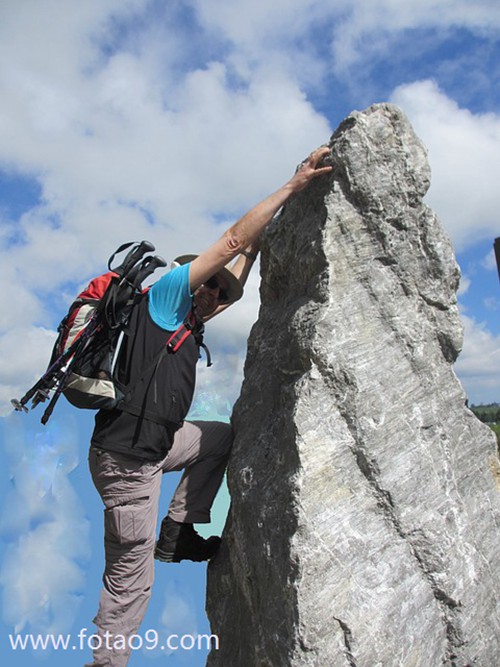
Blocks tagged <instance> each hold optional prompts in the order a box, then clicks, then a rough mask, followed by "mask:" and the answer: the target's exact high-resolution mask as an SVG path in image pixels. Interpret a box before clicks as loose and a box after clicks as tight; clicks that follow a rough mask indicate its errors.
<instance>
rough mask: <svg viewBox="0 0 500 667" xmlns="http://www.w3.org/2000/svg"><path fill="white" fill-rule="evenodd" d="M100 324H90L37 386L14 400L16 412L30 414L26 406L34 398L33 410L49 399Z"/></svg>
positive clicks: (13, 404)
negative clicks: (60, 377)
mask: <svg viewBox="0 0 500 667" xmlns="http://www.w3.org/2000/svg"><path fill="white" fill-rule="evenodd" d="M98 325H99V323H98V322H97V321H96V318H94V317H92V319H91V320H90V321H89V322H88V324H87V326H86V327H85V329H84V330H83V332H82V334H81V335H80V336H78V338H76V339H75V340H74V341H73V343H72V344H71V345H70V346H69V347H68V348H67V349H66V350H65V351H64V352H63V353H62V354H61V355H60V356H59V357H58V358H57V359H56V360H55V361H54V363H53V364H51V365H50V366H49V368H48V369H47V370H46V371H45V373H44V374H43V375H42V377H41V378H40V379H39V380H38V381H37V382H35V384H34V385H33V386H32V387H31V389H28V391H27V392H26V393H25V394H24V396H23V397H22V398H21V399H20V400H18V399H17V398H13V399H12V400H11V401H10V402H11V405H12V406H13V407H14V409H15V410H17V411H18V412H20V411H23V412H28V408H27V407H26V404H27V403H29V401H30V400H31V399H32V398H33V404H32V408H34V407H35V406H36V405H38V404H39V403H43V402H44V401H46V400H47V398H48V397H49V392H50V391H51V390H52V389H53V388H54V387H55V386H56V384H57V383H58V382H59V378H58V374H59V373H60V371H61V369H62V368H63V367H64V366H65V365H66V364H67V363H68V361H69V360H70V359H71V357H72V356H73V355H75V354H76V353H77V351H78V349H79V348H80V346H81V345H83V344H84V343H85V341H86V340H87V339H88V338H89V337H90V335H91V334H93V333H94V331H95V330H96V329H97V327H98Z"/></svg>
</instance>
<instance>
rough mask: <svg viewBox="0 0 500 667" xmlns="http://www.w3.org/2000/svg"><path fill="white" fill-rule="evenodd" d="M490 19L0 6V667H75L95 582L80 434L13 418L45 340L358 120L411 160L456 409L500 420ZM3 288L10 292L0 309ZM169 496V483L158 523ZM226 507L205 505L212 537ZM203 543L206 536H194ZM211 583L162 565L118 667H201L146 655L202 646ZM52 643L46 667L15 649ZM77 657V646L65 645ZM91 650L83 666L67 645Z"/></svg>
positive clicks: (499, 53) (485, 11)
mask: <svg viewBox="0 0 500 667" xmlns="http://www.w3.org/2000/svg"><path fill="white" fill-rule="evenodd" d="M499 32H500V6H499V4H498V2H497V0H476V1H475V2H470V0H405V1H404V2H401V0H274V1H273V2H272V3H269V2H268V0H163V1H160V0H152V1H148V0H86V1H85V2H76V1H75V0H73V1H71V0H69V1H68V0H0V99H1V100H2V103H1V105H0V277H1V282H2V285H3V290H2V294H1V299H2V308H1V309H0V408H1V415H2V416H1V419H0V429H1V430H0V433H1V435H0V438H1V441H2V447H1V448H0V458H1V459H2V461H1V463H2V466H1V469H2V471H3V474H2V477H1V478H0V479H1V481H0V500H1V517H0V547H1V553H0V558H1V561H0V586H1V600H2V604H1V618H0V647H1V651H2V654H3V655H8V656H9V657H8V664H9V665H10V666H12V667H17V666H19V667H21V666H24V665H30V666H32V665H38V664H40V665H43V664H50V665H54V666H56V667H57V666H58V665H64V666H65V667H68V666H69V667H71V665H82V664H83V663H84V662H86V661H87V662H89V661H90V653H89V651H88V648H87V647H86V646H83V648H84V649H85V650H82V651H80V645H77V642H75V641H73V640H74V639H75V638H76V636H77V634H78V633H79V632H80V631H81V630H82V629H86V630H87V634H88V635H91V634H92V633H93V631H94V630H93V626H92V618H93V616H94V614H95V612H96V609H97V601H98V595H99V589H100V585H101V582H100V578H101V573H102V558H103V554H102V516H101V513H102V508H101V505H100V500H99V498H98V496H97V493H96V492H95V490H94V488H93V487H92V484H91V482H90V480H89V474H88V470H87V463H86V459H87V449H88V441H89V438H90V434H91V432H92V424H93V419H92V414H91V413H87V412H78V411H76V410H74V409H73V408H71V407H70V406H69V405H67V404H65V403H64V400H61V401H60V403H59V405H58V406H57V408H56V412H55V413H54V416H53V417H52V419H51V421H50V422H49V424H48V425H47V426H45V427H43V426H41V424H40V422H39V419H40V416H41V412H42V411H41V409H40V408H38V409H37V410H35V411H34V412H32V413H30V414H29V415H21V414H18V413H12V411H11V410H10V407H9V406H10V403H9V401H10V399H11V398H12V397H20V396H21V395H22V394H23V393H24V391H25V390H26V389H27V388H28V387H29V386H30V385H31V384H32V383H33V381H34V380H36V379H37V377H38V376H39V375H40V373H41V372H42V371H43V370H44V368H45V366H46V364H47V360H48V357H49V354H50V350H51V348H52V344H53V341H54V336H55V329H56V327H57V324H58V323H59V321H60V319H61V318H62V316H63V315H64V313H65V311H66V309H67V307H68V305H69V303H70V302H71V301H72V299H73V297H74V296H75V295H76V294H77V293H78V291H79V290H80V289H81V288H82V287H84V286H85V284H86V283H87V282H88V280H89V279H90V278H92V277H93V276H94V275H97V274H99V273H101V272H103V271H104V270H105V265H106V261H107V258H108V256H109V255H110V254H111V253H112V252H113V251H114V250H115V249H116V247H117V246H118V245H120V244H121V243H122V242H125V241H129V240H141V239H148V240H150V241H152V242H153V243H154V244H155V246H156V248H157V252H159V253H160V254H161V255H163V256H164V257H165V258H166V259H167V260H171V259H173V258H174V257H175V256H176V255H178V254H183V253H186V252H199V251H201V250H203V249H204V248H205V247H207V246H208V245H209V244H210V243H212V242H213V241H215V240H216V239H217V238H218V237H219V236H220V235H221V234H222V233H223V231H224V230H225V229H226V228H227V227H228V226H229V225H230V224H232V223H233V222H234V221H235V220H236V219H237V218H238V217H239V216H240V215H241V214H243V213H244V212H245V211H246V210H248V209H249V208H250V207H251V206H252V205H253V204H255V203H257V202H258V201H259V200H260V199H262V198H263V197H265V196H266V195H267V194H269V193H270V192H272V191H274V190H275V189H276V188H278V187H279V186H280V185H282V184H283V183H284V182H285V181H286V180H287V179H288V178H289V177H290V176H291V175H292V174H293V171H294V170H295V166H296V165H297V164H298V163H299V162H301V160H302V159H303V158H304V157H305V156H307V155H308V154H309V153H310V151H311V150H312V149H313V148H315V147H316V146H318V145H320V144H323V143H326V142H327V141H328V140H329V137H330V135H331V134H332V133H333V131H334V130H335V128H336V127H337V126H338V124H339V123H340V122H341V121H342V120H343V119H344V118H345V117H346V116H347V115H348V114H349V113H350V112H351V111H353V110H354V109H358V110H362V109H365V108H366V107H368V106H370V105H371V104H374V103H377V102H392V103H395V104H397V105H399V106H400V107H401V108H402V109H403V111H404V112H405V113H406V114H407V116H408V118H409V119H410V121H411V123H412V124H413V127H414V129H415V131H416V133H417V134H418V136H419V137H420V138H421V139H422V141H423V142H424V144H425V146H426V147H427V150H428V159H429V163H430V166H431V170H432V184H431V187H430V190H429V192H428V194H427V196H426V202H427V203H428V205H429V206H431V207H432V208H433V209H434V211H435V212H436V213H437V215H438V216H439V219H440V220H441V223H442V225H443V227H444V229H445V230H446V232H447V233H448V235H449V236H450V238H451V240H452V243H453V245H454V248H455V252H456V256H457V260H458V262H459V264H460V267H461V271H462V280H461V285H460V291H459V297H458V298H459V306H460V311H461V317H462V322H463V327H464V343H463V351H462V353H461V355H460V357H459V359H458V361H457V363H456V365H455V371H456V373H457V376H458V377H459V379H460V381H461V382H462V384H463V386H464V388H465V391H466V393H467V395H468V397H469V400H470V402H471V403H475V404H479V403H490V402H496V401H500V318H499V313H500V282H499V276H498V273H497V268H496V263H495V260H494V255H493V240H494V238H495V237H498V236H500V219H499V214H498V211H499V210H500V189H499V188H498V185H497V183H498V181H499V176H500V163H499V155H500V86H499V79H500V76H499V74H500V46H499V41H498V38H499ZM258 284H259V278H258V269H257V268H255V269H254V272H253V274H252V276H251V278H250V280H249V283H248V287H247V289H246V295H245V298H244V300H243V301H242V302H241V303H239V304H237V305H235V306H234V307H233V308H232V309H230V310H229V311H228V312H227V313H225V314H223V315H221V316H220V317H219V318H217V319H216V320H214V321H213V322H212V323H210V324H209V326H208V327H207V337H206V341H207V343H208V345H209V347H210V349H211V352H212V355H213V357H214V359H215V364H214V366H213V368H211V369H206V368H204V367H203V366H202V367H200V372H199V383H198V393H197V396H196V400H195V404H194V406H193V411H192V413H191V416H192V417H193V418H194V417H199V418H218V419H222V420H227V419H228V417H229V414H230V411H231V405H232V404H233V402H234V400H235V399H236V398H237V396H238V392H239V387H240V384H241V380H242V367H243V360H244V356H245V349H246V348H245V345H246V338H247V336H248V333H249V330H250V327H251V325H252V322H254V321H255V319H256V317H257V313H258ZM7 286H8V288H7ZM176 480H177V478H176V477H175V474H174V475H173V476H167V478H166V479H165V480H164V490H163V495H162V500H161V511H163V512H166V509H167V506H168V501H169V497H170V495H171V493H172V490H173V489H174V488H175V484H176ZM227 506H228V494H227V490H226V489H223V490H222V491H221V494H220V497H219V498H218V500H217V506H216V508H215V511H214V517H213V524H212V526H210V527H209V528H208V529H204V531H207V530H208V531H212V532H214V533H215V534H220V532H221V530H222V527H223V522H224V517H225V513H226V511H227ZM204 534H206V535H208V534H210V532H205V533H204ZM205 576H206V566H205V565H203V564H191V563H183V564H181V565H165V564H161V563H160V564H158V567H157V571H156V577H157V578H156V583H155V589H154V594H153V598H152V601H151V604H150V607H149V610H148V614H147V617H146V619H145V621H144V623H143V626H142V629H141V633H143V634H142V637H143V638H144V641H143V647H142V648H137V650H134V652H133V654H132V658H131V661H130V665H132V666H133V665H144V664H151V665H155V664H158V665H159V664H168V665H169V666H170V667H177V665H179V666H189V667H198V666H199V665H204V664H205V660H206V650H203V649H198V648H197V647H196V648H194V649H191V650H187V649H185V648H177V649H172V650H171V651H167V650H165V651H159V650H152V649H151V645H152V643H153V642H152V641H151V642H150V643H149V644H148V643H147V642H146V639H145V638H146V634H145V633H146V632H147V630H150V631H152V632H151V633H150V634H149V635H147V637H149V638H150V639H152V638H154V637H155V636H156V635H155V634H154V633H158V636H159V637H161V638H162V640H161V641H163V642H164V641H165V637H166V636H168V634H178V635H179V636H180V635H183V634H186V635H188V634H191V635H193V636H194V635H196V634H203V633H208V632H209V627H208V623H207V620H206V617H205V614H204V601H205V600H204V598H205ZM14 632H18V633H21V634H20V635H19V636H25V635H26V633H34V634H37V633H41V634H42V635H45V634H47V633H49V634H50V633H53V634H56V635H57V633H70V634H71V638H72V644H71V646H75V648H74V649H73V648H68V649H66V650H63V649H61V648H59V649H58V650H46V651H43V650H38V651H35V652H33V651H30V650H28V649H26V650H20V649H17V650H14V649H13V648H12V647H11V644H10V639H9V635H10V634H12V633H14ZM82 636H83V635H82ZM84 643H85V642H84Z"/></svg>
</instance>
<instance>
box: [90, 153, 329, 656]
mask: <svg viewBox="0 0 500 667" xmlns="http://www.w3.org/2000/svg"><path fill="white" fill-rule="evenodd" d="M328 153H329V149H328V148H319V149H317V150H316V151H314V152H313V153H311V155H310V156H309V157H308V158H307V159H306V160H305V161H304V162H303V163H302V164H301V166H300V168H299V169H298V170H297V171H296V173H295V174H294V176H293V177H292V178H291V179H290V180H289V181H288V182H287V183H285V184H284V185H283V186H282V187H281V188H279V190H277V191H276V192H274V193H273V194H271V195H270V196H269V197H267V198H266V199H264V200H263V201H262V202H260V203H259V204H257V205H256V206H255V207H254V208H252V209H251V210H250V211H249V212H248V213H246V214H245V215H244V216H243V217H242V218H241V219H240V220H239V221H238V222H236V224H234V225H233V226H232V227H231V228H230V229H228V230H227V231H226V232H225V233H224V234H223V235H222V237H221V238H220V239H219V240H218V241H216V242H215V243H214V244H213V245H212V246H210V247H209V248H208V249H207V250H205V251H204V252H202V253H201V254H199V255H184V256H182V257H178V258H177V260H176V262H177V267H176V268H174V269H173V270H171V271H170V272H169V273H167V274H166V275H165V276H163V277H162V278H161V279H160V280H159V281H158V282H156V283H155V284H154V285H153V286H152V288H151V289H150V290H149V292H148V293H147V296H145V297H144V298H143V299H142V300H141V302H140V303H139V305H138V306H137V307H135V309H134V312H133V315H132V318H131V323H130V330H131V331H130V335H129V336H128V338H127V341H126V343H125V346H124V349H123V352H122V355H121V359H120V367H119V373H118V379H119V381H120V383H121V384H122V385H123V387H124V388H125V390H126V388H127V386H129V387H133V390H132V391H131V395H130V396H128V397H127V402H126V405H125V407H123V408H122V409H120V410H118V409H116V410H111V411H104V410H101V411H100V412H99V413H98V414H97V416H96V424H95V429H94V433H93V436H92V441H91V448H90V453H89V464H90V470H91V474H92V479H93V481H94V484H95V486H96V488H97V490H98V492H99V494H100V495H101V498H102V500H103V503H104V507H105V510H104V531H105V533H104V535H105V559H106V563H105V571H104V577H103V584H104V585H103V589H102V592H101V598H100V604H99V611H98V614H97V616H96V618H95V623H96V625H97V627H98V631H99V636H100V637H101V639H102V641H101V643H100V646H99V647H97V648H96V649H95V650H94V662H93V663H92V667H104V666H108V667H123V666H124V665H126V664H127V662H128V659H129V653H130V649H129V648H127V644H128V642H127V641H126V640H125V641H124V642H121V643H120V642H113V639H112V638H113V637H116V636H121V637H124V638H127V637H128V636H130V635H132V634H135V633H136V632H137V631H138V629H139V626H140V623H141V621H142V618H143V616H144V614H145V612H146V608H147V605H148V602H149V599H150V596H151V587H152V584H153V578H154V558H156V559H158V560H160V561H165V562H179V561H180V560H182V559H189V560H193V561H205V560H208V559H210V558H211V557H212V556H213V555H214V554H215V552H216V551H217V548H218V546H219V543H220V538H218V537H210V538H209V539H207V540H205V539H203V538H202V537H201V536H200V535H198V533H197V532H196V531H195V529H194V527H193V524H194V523H209V522H210V509H211V506H212V503H213V500H214V498H215V495H216V493H217V491H218V489H219V487H220V484H221V482H222V479H223V475H224V471H225V468H226V464H227V460H228V457H229V451H230V447H231V442H232V433H231V427H230V425H228V424H225V423H220V422H185V421H184V419H185V416H186V414H187V412H188V410H189V407H190V405H191V401H192V397H193V392H194V386H195V375H196V363H197V360H198V357H199V345H200V343H201V335H202V328H203V323H204V322H206V321H207V320H209V319H211V318H212V317H214V316H215V315H217V314H219V313H220V312H222V311H223V310H224V309H226V308H227V307H228V306H230V305H231V304H232V303H234V302H235V301H237V300H238V299H240V298H241V296H242V295H243V285H244V284H245V281H246V279H247V277H248V274H249V272H250V269H251V266H252V263H253V261H254V260H255V259H256V254H257V252H258V248H259V245H258V244H259V236H260V234H261V233H262V231H263V230H264V229H265V227H266V226H267V225H268V224H269V222H270V221H271V219H272V217H273V216H274V214H275V213H276V212H277V211H278V210H279V209H280V208H281V206H282V205H283V204H284V203H285V202H286V201H287V200H288V198H289V197H290V196H291V195H292V194H294V193H296V192H298V191H300V190H302V189H303V188H304V187H305V186H306V185H307V184H308V183H309V182H310V181H311V180H312V179H314V178H315V177H317V176H321V175H323V174H326V173H328V172H330V171H331V169H332V167H330V166H323V167H321V166H319V165H320V163H321V161H322V160H323V158H325V157H326V155H327V154H328ZM238 256H239V257H238ZM237 257H238V259H237V261H236V262H235V263H234V264H233V265H232V266H231V267H230V268H227V265H228V263H229V262H231V261H232V260H234V259H236V258H237ZM173 334H175V336H174V335H173ZM181 339H182V345H180V346H179V347H178V349H177V351H175V353H173V354H169V353H166V354H162V355H160V356H158V350H161V349H163V348H165V349H166V343H167V342H168V343H169V347H170V348H172V349H173V348H175V347H176V344H177V342H179V341H180V340H181ZM181 469H183V470H184V474H183V476H182V478H181V481H180V483H179V486H178V487H177V489H176V491H175V494H174V496H173V498H172V501H171V503H170V507H169V510H168V514H167V516H166V517H165V518H164V519H163V521H162V524H161V530H160V536H159V540H158V542H157V543H156V545H155V542H156V525H157V516H158V498H159V494H160V485H161V478H162V474H163V473H164V472H169V471H172V470H181ZM98 644H99V642H96V646H97V645H98Z"/></svg>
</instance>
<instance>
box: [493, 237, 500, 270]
mask: <svg viewBox="0 0 500 667" xmlns="http://www.w3.org/2000/svg"><path fill="white" fill-rule="evenodd" d="M493 247H494V248H495V258H496V260H497V269H498V277H499V278H500V236H498V237H497V238H496V239H495V243H494V244H493Z"/></svg>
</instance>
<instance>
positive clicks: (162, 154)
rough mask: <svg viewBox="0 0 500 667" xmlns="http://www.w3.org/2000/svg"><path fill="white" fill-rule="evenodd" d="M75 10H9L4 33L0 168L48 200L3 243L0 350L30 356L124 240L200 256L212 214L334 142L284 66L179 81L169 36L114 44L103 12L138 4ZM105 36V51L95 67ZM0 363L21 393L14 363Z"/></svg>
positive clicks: (204, 70)
mask: <svg viewBox="0 0 500 667" xmlns="http://www.w3.org/2000/svg"><path fill="white" fill-rule="evenodd" d="M84 4H85V8H80V9H79V10H78V11H77V12H75V14H73V13H72V12H68V11H64V10H63V11H61V4H60V3H58V2H56V0H53V1H52V2H47V3H43V4H42V3H35V2H31V3H29V5H30V6H29V11H28V8H26V11H19V10H18V11H15V10H14V9H12V8H8V11H7V9H5V8H4V10H3V15H4V16H3V18H4V21H2V22H0V44H1V47H0V63H1V65H0V95H1V97H2V100H3V105H2V110H1V112H0V124H1V126H2V133H1V134H0V165H6V166H8V167H9V168H10V169H12V170H14V171H18V172H21V173H24V174H27V175H32V176H34V177H36V178H37V180H38V181H39V182H40V184H41V185H42V189H43V200H42V201H41V202H40V204H39V205H38V206H36V207H34V208H33V209H31V210H30V211H27V212H26V213H25V214H24V215H23V216H22V217H21V218H20V219H19V220H18V221H17V223H14V225H12V224H9V226H8V229H7V230H6V233H5V234H3V235H2V239H1V243H2V245H1V247H0V267H1V269H0V271H1V274H2V275H1V277H2V281H3V284H9V285H12V290H13V294H12V295H11V296H13V298H12V299H10V301H11V304H12V305H11V307H9V308H8V309H7V308H2V310H1V312H2V313H3V317H4V320H5V321H4V322H3V328H2V331H3V332H4V338H3V343H2V344H3V346H4V348H5V349H6V350H12V341H13V340H14V339H15V338H16V339H18V340H19V341H20V343H19V344H20V346H21V347H23V349H24V350H26V348H27V347H28V344H27V342H26V341H27V340H28V339H29V338H30V336H29V335H28V329H29V327H30V326H33V325H40V324H41V325H43V326H45V327H47V328H50V327H55V325H56V324H57V320H58V319H59V318H60V317H62V316H63V315H64V313H65V309H66V307H67V305H68V301H67V295H68V289H69V288H68V285H67V283H69V282H75V281H77V282H78V283H81V282H82V281H84V280H86V279H90V278H91V277H92V275H93V274H94V275H95V274H96V273H98V272H99V270H101V271H102V270H104V268H105V261H106V259H107V256H108V254H110V253H111V252H112V251H113V250H114V249H115V248H116V246H117V245H118V244H119V243H121V242H123V241H125V240H133V239H141V238H148V239H150V240H152V241H153V243H155V245H156V246H157V249H158V252H159V253H160V254H162V255H164V256H165V257H166V258H167V259H171V258H172V257H173V256H175V254H178V253H182V252H186V251H194V252H197V251H201V250H203V249H204V248H205V247H206V246H208V245H209V244H210V243H212V242H214V241H215V240H216V238H217V237H218V236H219V235H220V234H221V233H222V231H223V226H222V225H220V224H219V223H218V222H217V216H216V214H218V213H219V212H222V211H224V212H225V215H226V216H227V215H229V214H231V213H234V214H235V215H237V214H239V213H242V212H243V211H244V209H245V208H246V207H250V206H251V205H252V204H253V203H256V202H257V201H258V200H259V199H260V198H262V197H263V196H265V195H267V194H268V193H269V192H270V191H272V189H274V188H276V187H278V186H279V185H281V183H282V182H284V181H285V180H286V179H287V178H288V177H289V176H290V175H291V174H292V173H293V169H294V167H295V165H296V164H297V163H298V162H299V161H300V160H301V159H302V158H303V156H304V155H306V154H307V153H308V152H309V151H310V150H311V148H313V147H314V146H315V145H317V144H319V143H322V142H324V141H325V140H326V139H327V138H328V136H329V134H330V127H329V125H328V123H327V121H326V120H325V118H324V117H323V116H322V115H321V114H318V113H317V112H316V111H315V110H314V108H313V107H312V105H311V104H310V103H309V102H308V101H307V99H306V98H305V96H304V94H303V93H302V92H301V90H300V88H299V87H298V85H297V84H296V82H295V81H294V80H293V79H291V78H287V77H282V76H281V71H280V70H279V69H273V67H266V68H263V69H259V70H257V71H255V72H253V74H252V77H251V78H250V79H249V80H248V81H247V82H246V83H245V85H243V86H237V87H234V85H233V82H232V80H231V74H230V72H229V70H228V66H227V65H226V64H224V63H222V62H209V63H206V64H205V65H203V66H202V67H198V66H196V67H192V68H189V67H188V69H186V70H185V71H184V73H183V76H181V77H179V76H178V74H177V75H176V74H175V72H174V69H175V67H174V65H176V64H177V63H174V64H173V65H172V63H171V62H170V61H169V60H168V59H169V58H173V55H172V53H171V52H166V50H165V48H163V43H164V42H165V39H166V36H168V35H169V34H170V33H171V32H172V31H174V32H175V28H174V26H172V25H165V26H164V27H163V30H158V31H155V30H153V29H152V28H151V27H150V28H149V29H147V30H145V32H144V33H143V34H142V33H141V34H139V33H138V37H137V40H136V42H134V40H133V39H132V38H130V36H129V37H127V39H125V37H124V38H123V39H124V40H125V42H124V43H125V44H126V46H127V48H128V47H129V46H130V43H132V42H134V43H133V48H128V50H127V51H124V50H120V35H118V37H117V36H116V34H115V33H113V34H112V33H111V32H109V30H110V28H109V26H110V25H111V23H110V21H109V19H110V17H111V16H112V15H113V16H115V17H118V18H119V19H123V16H122V13H123V12H125V14H126V15H127V16H129V17H130V12H132V11H133V10H134V9H137V8H140V6H141V4H142V5H145V4H146V3H139V2H137V3H133V2H130V3H127V4H124V5H122V3H119V2H107V3H98V2H89V3H84ZM54 16H57V17H58V19H57V20H53V19H54ZM118 18H117V20H118ZM151 25H152V24H150V26H151ZM40 27H42V28H43V30H41V29H40ZM107 30H108V32H107ZM146 34H147V36H148V37H149V38H150V39H148V40H146V39H145V35H146ZM107 39H108V40H110V39H113V40H114V41H115V43H114V45H113V46H114V48H115V51H114V52H112V53H108V54H107V55H106V57H104V56H103V51H102V49H101V45H102V44H106V40H107ZM127 40H128V41H127ZM158 58H166V60H162V61H161V62H160V61H158ZM170 65H172V69H171V70H170V69H169V66H170ZM172 82H174V83H173V85H172V87H169V85H168V84H170V83H172ZM152 220H154V223H153V224H152V222H151V221H152ZM12 234H14V235H15V239H16V242H15V243H12V242H11V240H10V237H11V235H12ZM61 289H62V290H64V296H65V299H64V300H63V299H62V298H61V294H60V291H61ZM48 303H51V304H52V307H51V308H50V309H49V308H48V307H47V305H46V304H48ZM54 303H55V304H57V308H56V309H57V313H56V310H54V308H53V304H54ZM23 326H24V327H25V328H26V329H25V332H24V333H23V331H22V330H20V327H23ZM240 337H241V336H240ZM23 340H24V342H23ZM30 342H33V338H31V339H30ZM34 355H35V356H36V359H37V360H38V361H37V366H36V370H37V372H41V371H42V370H43V369H44V364H45V362H44V363H41V357H42V354H41V351H40V350H38V351H37V352H34V351H31V352H30V353H29V354H28V355H27V356H26V357H25V358H26V359H29V358H31V359H33V356H34ZM3 360H4V361H3V364H4V372H5V373H6V376H15V375H17V377H18V379H19V384H23V382H24V381H26V380H27V377H26V375H25V374H24V373H23V371H22V368H21V367H20V364H19V355H15V354H9V355H8V356H4V357H3ZM30 381H31V380H30Z"/></svg>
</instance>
